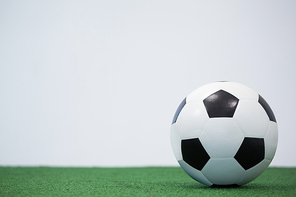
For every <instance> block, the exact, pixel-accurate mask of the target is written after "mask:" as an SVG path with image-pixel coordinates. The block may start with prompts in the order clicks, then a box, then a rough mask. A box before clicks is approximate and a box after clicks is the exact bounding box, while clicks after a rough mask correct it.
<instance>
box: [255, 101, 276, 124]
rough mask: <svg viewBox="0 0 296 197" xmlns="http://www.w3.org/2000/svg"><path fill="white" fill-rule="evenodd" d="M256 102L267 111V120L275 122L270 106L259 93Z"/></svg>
mask: <svg viewBox="0 0 296 197" xmlns="http://www.w3.org/2000/svg"><path fill="white" fill-rule="evenodd" d="M258 102H259V103H260V105H261V106H262V107H263V109H264V110H265V112H266V113H267V115H268V118H269V120H270V121H273V122H276V119H275V116H274V114H273V112H272V110H271V108H270V106H269V105H268V103H267V102H266V101H265V99H264V98H263V97H262V96H261V95H259V100H258Z"/></svg>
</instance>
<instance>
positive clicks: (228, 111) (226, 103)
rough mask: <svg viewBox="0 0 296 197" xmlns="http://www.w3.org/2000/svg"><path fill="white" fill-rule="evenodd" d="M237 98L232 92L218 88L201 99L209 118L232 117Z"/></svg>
mask: <svg viewBox="0 0 296 197" xmlns="http://www.w3.org/2000/svg"><path fill="white" fill-rule="evenodd" d="M238 101H239V99H238V98H236V97H235V96H233V95H232V94H230V93H228V92H226V91H224V90H219V91H217V92H215V93H213V94H211V95H210V96H208V97H207V98H205V99H204V100H203V103H204V105H205V107H206V110H207V113H208V115H209V117H210V118H219V117H220V118H221V117H230V118H231V117H233V114H234V112H235V109H236V107H237V105H238Z"/></svg>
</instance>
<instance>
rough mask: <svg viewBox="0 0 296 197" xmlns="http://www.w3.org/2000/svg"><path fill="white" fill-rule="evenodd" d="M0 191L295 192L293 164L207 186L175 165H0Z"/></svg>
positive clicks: (115, 193)
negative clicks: (240, 181)
mask: <svg viewBox="0 0 296 197" xmlns="http://www.w3.org/2000/svg"><path fill="white" fill-rule="evenodd" d="M0 196H296V168H268V169H267V170H266V171H265V172H264V173H263V174H262V175H261V176H259V177H258V178H257V179H255V180H254V181H252V182H251V183H248V184H246V185H244V186H241V187H236V188H211V187H207V186H204V185H202V184H200V183H198V182H196V181H194V180H193V179H191V178H190V177H189V176H188V175H187V174H185V172H184V171H183V170H182V169H181V168H179V167H148V168H51V167H0Z"/></svg>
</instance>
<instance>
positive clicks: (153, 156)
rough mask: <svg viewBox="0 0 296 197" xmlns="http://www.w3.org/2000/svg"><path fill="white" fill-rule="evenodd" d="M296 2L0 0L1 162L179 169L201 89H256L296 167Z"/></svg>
mask: <svg viewBox="0 0 296 197" xmlns="http://www.w3.org/2000/svg"><path fill="white" fill-rule="evenodd" d="M295 10H296V1H294V0H291V1H287V0H278V1H273V0H266V1H261V0H260V1H257V0H256V1H249V0H248V1H120V0H117V1H103V0H99V1H39V0H36V1H8V0H7V1H3V0H2V1H0V165H2V166H3V165H14V166H15V165H22V166H24V165H34V166H38V165H50V166H175V165H178V164H177V161H176V160H175V158H174V156H173V153H172V150H171V146H170V138H169V133H170V125H171V121H172V118H173V115H174V113H175V110H176V109H177V107H178V105H179V103H180V102H181V100H182V99H183V98H184V97H185V96H187V95H188V94H189V93H190V92H191V91H193V90H194V89H196V88H198V87H199V86H201V85H204V84H207V83H210V82H214V81H221V80H227V81H235V82H239V83H242V84H244V85H247V86H249V87H251V88H252V89H254V90H256V91H257V92H258V93H260V94H261V95H262V96H263V97H264V98H265V99H266V100H267V102H268V103H269V105H270V106H271V107H272V109H273V111H274V113H275V115H276V118H277V122H278V125H279V143H278V149H277V153H276V156H275V158H274V160H273V162H272V164H271V165H272V166H296V143H295V140H296V132H295V128H296V121H295V112H296V105H295V101H296V89H295V88H296V12H295Z"/></svg>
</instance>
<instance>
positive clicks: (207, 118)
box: [170, 82, 278, 186]
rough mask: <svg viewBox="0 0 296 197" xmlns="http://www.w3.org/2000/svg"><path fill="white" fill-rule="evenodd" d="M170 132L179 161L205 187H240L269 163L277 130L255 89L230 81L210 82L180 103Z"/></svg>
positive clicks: (273, 153)
mask: <svg viewBox="0 0 296 197" xmlns="http://www.w3.org/2000/svg"><path fill="white" fill-rule="evenodd" d="M170 137H171V146H172V150H173V153H174V155H175V157H176V159H177V161H178V163H179V165H180V166H181V167H182V168H183V170H184V171H185V172H186V173H187V174H188V175H189V176H190V177H191V178H193V179H195V180H196V181H198V182H200V183H202V184H204V185H207V186H239V185H243V184H246V183H248V182H250V181H252V180H254V179H255V178H257V177H258V176H259V175H260V174H261V173H262V172H264V170H265V169H266V168H267V167H268V166H269V164H270V162H271V161H272V159H273V157H274V155H275V151H276V148H277V141H278V129H277V122H276V119H275V116H274V114H273V111H272V110H271V108H270V106H269V105H268V103H267V102H266V101H265V100H264V98H263V97H262V96H261V95H259V94H258V93H257V92H255V91H254V90H252V89H251V88H249V87H247V86H245V85H242V84H239V83H235V82H214V83H210V84H207V85H204V86H202V87H200V88H198V89H196V90H194V91H193V92H191V93H190V94H189V95H188V96H187V97H186V98H185V99H184V100H183V101H182V102H181V104H180V105H179V107H178V108H177V111H176V113H175V115H174V117H173V121H172V124H171V133H170Z"/></svg>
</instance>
